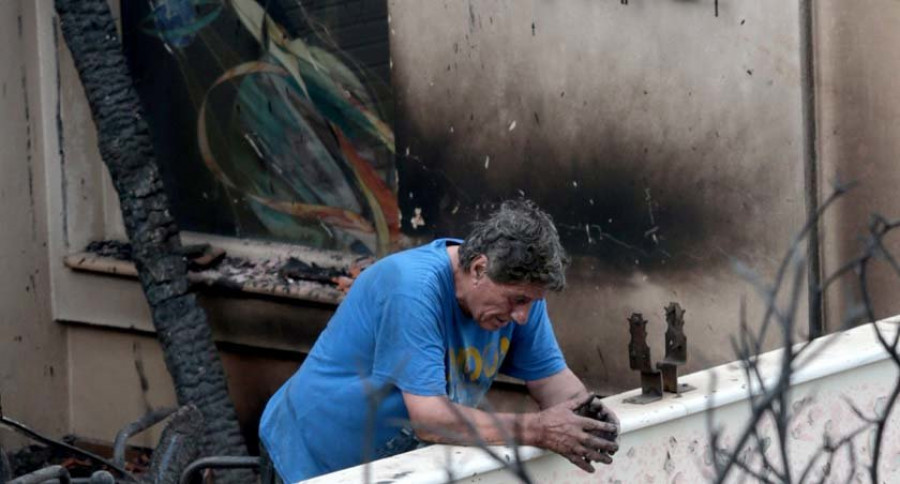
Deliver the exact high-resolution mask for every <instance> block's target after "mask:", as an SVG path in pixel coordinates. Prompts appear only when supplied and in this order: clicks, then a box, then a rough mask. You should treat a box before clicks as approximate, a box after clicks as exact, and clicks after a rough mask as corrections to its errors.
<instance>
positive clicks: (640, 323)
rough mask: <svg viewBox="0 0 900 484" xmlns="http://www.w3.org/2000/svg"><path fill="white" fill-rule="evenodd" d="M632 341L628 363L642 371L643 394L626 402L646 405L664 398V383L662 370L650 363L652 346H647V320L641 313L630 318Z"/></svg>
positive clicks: (629, 347)
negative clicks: (656, 368)
mask: <svg viewBox="0 0 900 484" xmlns="http://www.w3.org/2000/svg"><path fill="white" fill-rule="evenodd" d="M628 330H629V331H630V332H631V341H630V342H629V343H628V363H629V365H630V366H631V369H632V370H638V371H640V372H641V394H640V395H637V396H634V397H630V398H626V399H625V400H624V402H625V403H635V404H638V405H644V404H647V403H650V402H655V401H657V400H661V399H662V392H663V384H662V379H661V377H660V372H659V371H656V370H655V369H654V368H653V365H651V363H650V347H649V346H647V320H646V319H644V318H643V316H641V314H640V313H634V314H632V315H631V317H629V318H628Z"/></svg>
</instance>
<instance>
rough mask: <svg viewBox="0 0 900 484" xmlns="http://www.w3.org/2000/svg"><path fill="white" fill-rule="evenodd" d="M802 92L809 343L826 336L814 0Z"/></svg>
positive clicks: (804, 15)
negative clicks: (807, 230) (820, 216)
mask: <svg viewBox="0 0 900 484" xmlns="http://www.w3.org/2000/svg"><path fill="white" fill-rule="evenodd" d="M800 90H801V106H802V110H803V167H804V168H803V175H804V182H805V185H806V217H807V220H809V221H811V222H813V223H812V225H811V227H810V231H809V237H808V239H807V254H808V260H807V263H808V266H807V280H808V282H809V285H808V287H809V289H808V296H807V299H808V300H809V339H813V338H816V337H818V336H821V335H822V334H824V332H825V321H824V297H823V294H822V293H821V292H820V291H819V286H820V285H821V283H822V260H821V253H820V248H821V244H820V240H819V237H820V235H819V226H820V224H819V221H818V220H814V219H815V218H816V217H817V211H818V209H819V167H818V163H819V160H818V149H817V146H816V143H817V136H816V135H817V133H816V130H817V125H816V81H815V58H814V46H813V0H800Z"/></svg>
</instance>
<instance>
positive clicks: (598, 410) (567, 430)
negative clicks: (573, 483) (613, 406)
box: [538, 394, 619, 472]
mask: <svg viewBox="0 0 900 484" xmlns="http://www.w3.org/2000/svg"><path fill="white" fill-rule="evenodd" d="M538 421H539V422H540V428H541V437H540V439H539V447H542V448H544V449H547V450H551V451H553V452H556V453H557V454H560V455H561V456H563V457H565V458H566V459H568V460H569V462H571V463H572V464H574V465H576V466H578V467H579V468H581V469H583V470H584V471H586V472H594V466H593V465H592V463H593V462H602V463H604V464H611V463H612V455H613V454H615V453H616V451H617V450H619V445H618V443H617V442H616V441H617V440H618V437H619V419H618V418H617V417H616V415H615V414H614V413H613V412H612V411H611V410H610V409H609V408H607V407H606V406H605V405H603V403H601V401H600V398H599V397H597V396H596V395H593V394H592V395H590V396H588V397H585V396H583V395H582V396H578V397H575V398H572V399H570V400H566V401H565V402H562V403H559V404H557V405H554V406H552V407H549V408H547V409H545V410H543V411H541V412H540V413H539V414H538Z"/></svg>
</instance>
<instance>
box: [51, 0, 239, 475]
mask: <svg viewBox="0 0 900 484" xmlns="http://www.w3.org/2000/svg"><path fill="white" fill-rule="evenodd" d="M56 10H57V12H58V14H59V17H60V23H61V27H62V32H63V35H64V36H65V39H66V43H67V44H68V46H69V50H71V52H72V57H73V58H74V60H75V67H76V68H77V69H78V73H79V76H80V77H81V82H82V83H83V84H84V90H85V92H86V94H87V99H88V102H89V103H90V107H91V113H92V115H93V118H94V123H95V124H96V126H97V134H98V138H99V146H100V154H101V156H102V157H103V162H104V163H105V164H106V166H107V168H108V169H109V173H110V175H111V176H112V180H113V184H114V185H115V188H116V191H117V192H118V194H119V201H120V202H121V206H122V216H123V218H124V220H125V229H126V231H127V233H128V237H129V238H130V239H131V244H132V249H133V257H134V262H135V265H136V266H137V270H138V275H139V278H140V281H141V286H142V287H143V289H144V294H145V295H146V297H147V301H148V302H149V304H150V309H151V313H152V315H153V324H154V326H155V328H156V334H157V337H158V338H159V342H160V344H161V345H162V348H163V351H164V352H165V360H166V366H167V368H168V370H169V373H171V375H172V379H173V380H174V382H175V389H176V394H177V396H178V403H179V404H180V405H188V404H194V405H196V406H197V408H198V409H199V410H200V412H202V414H203V417H204V421H205V423H206V426H205V435H204V436H203V449H204V454H207V455H246V454H247V449H246V446H245V445H244V441H243V437H242V436H241V433H240V430H239V427H238V422H237V414H236V412H235V410H234V406H233V404H232V402H231V400H230V399H229V396H228V388H227V385H226V382H225V372H224V369H223V367H222V362H221V361H220V360H219V357H218V353H217V352H216V348H215V345H214V344H213V341H212V333H211V331H210V328H209V324H208V322H207V319H206V313H205V312H204V311H203V309H202V308H200V306H199V305H198V304H197V301H196V298H195V296H194V295H193V294H190V293H189V292H188V281H187V265H186V262H185V260H184V258H183V257H182V256H181V255H179V253H178V249H179V247H180V246H181V242H180V239H179V236H178V228H177V227H176V225H175V220H174V219H173V217H172V215H171V214H170V213H169V210H168V207H169V204H168V200H167V198H166V194H165V191H164V190H163V184H162V180H161V179H160V176H159V169H158V167H157V164H156V158H155V155H154V153H153V145H152V140H151V137H150V130H149V126H148V125H147V122H146V121H145V119H144V116H143V112H142V108H141V104H140V100H139V98H138V94H137V91H136V90H135V89H134V86H133V81H132V77H131V74H130V73H129V71H128V68H127V64H126V59H125V56H124V54H123V52H122V48H121V44H120V42H119V38H118V35H117V32H116V26H115V22H114V20H113V17H112V14H111V12H110V10H109V5H108V4H107V0H56ZM242 473H243V475H241V474H242ZM228 476H229V477H233V478H235V479H236V482H237V481H239V482H248V481H250V480H252V479H253V478H252V477H251V476H250V475H249V474H248V473H247V472H246V471H242V472H230V473H228ZM223 477H224V476H223Z"/></svg>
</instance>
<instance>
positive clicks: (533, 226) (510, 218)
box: [459, 200, 569, 291]
mask: <svg viewBox="0 0 900 484" xmlns="http://www.w3.org/2000/svg"><path fill="white" fill-rule="evenodd" d="M473 225H474V227H473V229H472V232H471V233H470V234H469V236H468V237H466V240H465V241H464V242H463V243H462V245H460V246H459V262H460V265H462V267H463V269H465V270H469V268H470V267H471V266H472V261H474V260H475V259H476V258H477V257H478V256H479V255H482V254H483V255H485V256H487V259H488V267H487V275H488V277H490V278H491V280H492V281H494V282H497V283H501V284H523V283H525V284H538V285H541V286H543V287H544V288H546V289H549V290H551V291H561V290H563V289H564V288H565V287H566V274H565V271H566V266H567V265H568V264H569V258H568V256H567V255H566V251H565V249H563V247H562V244H561V243H560V242H559V234H558V233H557V231H556V226H554V225H553V219H551V218H550V215H548V214H547V213H546V212H544V211H543V210H541V209H540V208H538V207H537V205H535V204H534V203H533V202H531V201H528V200H507V201H505V202H503V203H502V204H501V205H500V209H499V210H497V211H496V212H494V213H492V214H491V216H490V218H488V219H487V220H485V221H482V222H475V223H474V224H473Z"/></svg>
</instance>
